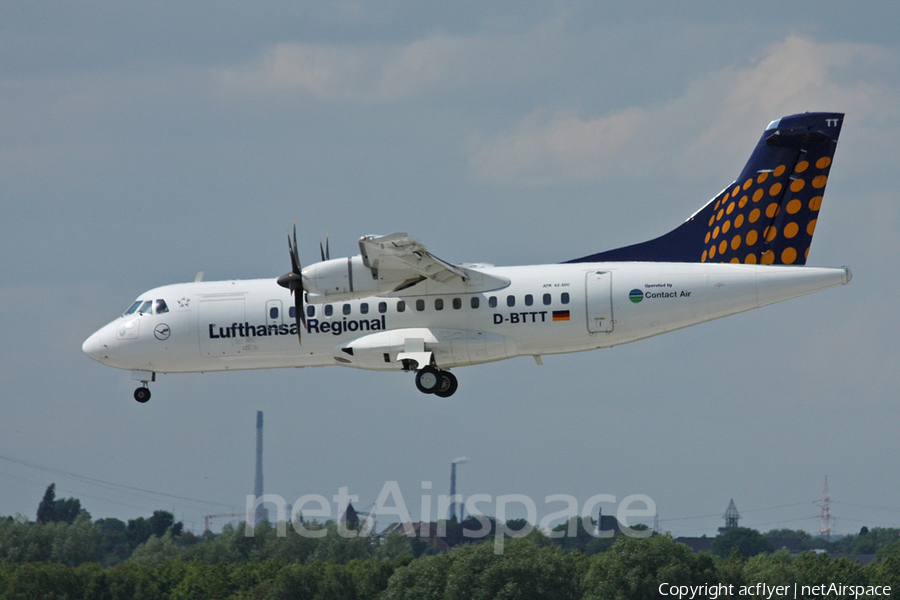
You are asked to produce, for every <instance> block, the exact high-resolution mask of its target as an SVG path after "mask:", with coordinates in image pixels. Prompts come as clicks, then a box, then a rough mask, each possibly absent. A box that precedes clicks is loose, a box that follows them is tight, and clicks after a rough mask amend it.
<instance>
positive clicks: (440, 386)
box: [416, 367, 459, 398]
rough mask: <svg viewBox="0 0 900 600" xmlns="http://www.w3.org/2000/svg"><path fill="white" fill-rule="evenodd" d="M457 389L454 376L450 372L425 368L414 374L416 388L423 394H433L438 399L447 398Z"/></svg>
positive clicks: (457, 385) (457, 384)
mask: <svg viewBox="0 0 900 600" xmlns="http://www.w3.org/2000/svg"><path fill="white" fill-rule="evenodd" d="M457 387H459V382H458V381H456V376H455V375H453V373H451V372H450V371H441V370H440V369H435V368H434V367H425V368H424V369H419V370H418V371H417V372H416V388H418V390H419V391H420V392H422V393H423V394H434V395H435V396H438V397H440V398H449V397H450V396H452V395H453V393H454V392H455V391H456V388H457Z"/></svg>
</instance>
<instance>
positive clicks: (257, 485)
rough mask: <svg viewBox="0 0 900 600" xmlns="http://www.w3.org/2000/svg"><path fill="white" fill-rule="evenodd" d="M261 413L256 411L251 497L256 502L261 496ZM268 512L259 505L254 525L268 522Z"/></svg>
mask: <svg viewBox="0 0 900 600" xmlns="http://www.w3.org/2000/svg"><path fill="white" fill-rule="evenodd" d="M262 465H263V413H262V411H261V410H258V411H256V477H255V478H254V480H253V495H254V496H256V499H257V501H259V497H260V496H262V495H263V467H262ZM268 518H269V511H268V510H266V508H265V507H264V506H262V505H261V504H259V505H257V509H256V524H257V525H259V523H260V522H262V521H265V520H268Z"/></svg>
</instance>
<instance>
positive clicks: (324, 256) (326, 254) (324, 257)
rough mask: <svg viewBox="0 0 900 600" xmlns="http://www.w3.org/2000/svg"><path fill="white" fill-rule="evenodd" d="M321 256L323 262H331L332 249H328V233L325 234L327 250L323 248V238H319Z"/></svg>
mask: <svg viewBox="0 0 900 600" xmlns="http://www.w3.org/2000/svg"><path fill="white" fill-rule="evenodd" d="M319 254H321V255H322V261H323V262H324V261H326V260H331V249H330V248H329V247H328V232H327V231H326V232H325V248H322V238H319Z"/></svg>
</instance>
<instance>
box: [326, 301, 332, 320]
mask: <svg viewBox="0 0 900 600" xmlns="http://www.w3.org/2000/svg"><path fill="white" fill-rule="evenodd" d="M332 314H334V307H333V306H331V305H330V304H326V305H325V316H326V317H330V316H331V315H332Z"/></svg>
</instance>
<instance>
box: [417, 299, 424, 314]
mask: <svg viewBox="0 0 900 600" xmlns="http://www.w3.org/2000/svg"><path fill="white" fill-rule="evenodd" d="M416 310H417V311H419V312H422V311H423V310H425V301H424V300H422V299H421V298H419V299H418V300H416Z"/></svg>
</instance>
